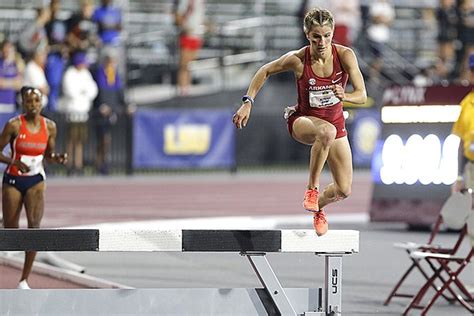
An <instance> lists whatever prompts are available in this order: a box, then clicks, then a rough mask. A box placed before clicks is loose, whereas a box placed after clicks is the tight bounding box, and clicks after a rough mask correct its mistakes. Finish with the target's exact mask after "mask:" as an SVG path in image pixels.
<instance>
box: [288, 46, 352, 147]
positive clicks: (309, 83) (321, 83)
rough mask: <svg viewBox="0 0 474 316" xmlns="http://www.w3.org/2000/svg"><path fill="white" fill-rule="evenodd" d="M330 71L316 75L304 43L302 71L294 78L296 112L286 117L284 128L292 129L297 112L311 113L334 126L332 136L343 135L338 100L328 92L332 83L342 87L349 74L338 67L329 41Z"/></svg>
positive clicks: (336, 57) (308, 48) (308, 50)
mask: <svg viewBox="0 0 474 316" xmlns="http://www.w3.org/2000/svg"><path fill="white" fill-rule="evenodd" d="M332 60H333V62H332V64H333V71H332V74H331V75H330V76H329V77H325V78H323V77H319V76H317V75H316V74H315V73H314V72H313V69H312V68H311V51H310V47H309V46H306V48H305V54H304V69H303V75H302V76H301V78H299V79H298V80H297V86H298V105H297V106H296V112H295V113H294V114H292V115H291V116H290V117H289V118H288V130H289V132H290V134H292V132H293V123H294V121H295V120H296V119H297V118H298V117H300V116H314V117H317V118H320V119H323V120H325V121H328V122H329V123H331V124H333V125H334V126H335V127H336V130H337V133H336V138H340V137H343V136H346V135H347V131H346V128H345V121H344V115H343V111H342V102H341V100H339V99H338V98H336V96H335V95H334V93H333V92H332V89H331V86H332V85H334V84H339V85H341V86H342V87H343V88H344V89H345V88H346V84H347V80H348V78H349V75H348V74H347V73H346V72H345V71H344V69H343V68H342V65H341V62H340V60H339V56H338V54H337V50H336V46H335V45H334V44H332Z"/></svg>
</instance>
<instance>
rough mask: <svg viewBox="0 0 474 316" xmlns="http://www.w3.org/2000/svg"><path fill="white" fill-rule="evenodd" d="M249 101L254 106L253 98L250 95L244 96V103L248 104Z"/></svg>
mask: <svg viewBox="0 0 474 316" xmlns="http://www.w3.org/2000/svg"><path fill="white" fill-rule="evenodd" d="M247 101H249V102H250V104H251V105H252V106H253V103H254V100H253V99H252V97H251V96H249V95H248V94H246V95H244V96H243V97H242V102H244V103H245V102H247Z"/></svg>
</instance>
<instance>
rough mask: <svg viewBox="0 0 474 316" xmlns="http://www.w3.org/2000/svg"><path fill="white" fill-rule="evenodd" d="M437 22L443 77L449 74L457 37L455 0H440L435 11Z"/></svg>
mask: <svg viewBox="0 0 474 316" xmlns="http://www.w3.org/2000/svg"><path fill="white" fill-rule="evenodd" d="M436 19H437V21H438V37H437V40H438V52H439V58H440V59H441V62H442V64H443V65H444V68H445V71H444V72H445V73H446V75H445V77H447V74H448V73H449V72H450V68H453V67H452V62H453V57H454V42H455V40H456V38H457V35H458V30H457V26H458V14H457V10H456V4H455V0H440V1H439V6H438V8H437V9H436Z"/></svg>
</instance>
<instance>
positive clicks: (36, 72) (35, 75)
mask: <svg viewBox="0 0 474 316" xmlns="http://www.w3.org/2000/svg"><path fill="white" fill-rule="evenodd" d="M47 55H48V52H47V48H38V49H37V50H35V51H34V52H33V56H32V58H31V60H30V61H29V62H28V63H26V67H25V75H24V79H23V85H25V86H31V87H34V88H37V89H39V90H40V91H41V94H42V97H43V106H45V105H46V104H48V94H49V84H48V81H47V80H46V74H45V72H44V68H45V65H46V56H47Z"/></svg>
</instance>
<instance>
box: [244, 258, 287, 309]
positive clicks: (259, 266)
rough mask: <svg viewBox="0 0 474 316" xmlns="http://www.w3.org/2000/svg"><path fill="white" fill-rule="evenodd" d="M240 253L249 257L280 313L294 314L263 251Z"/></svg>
mask: <svg viewBox="0 0 474 316" xmlns="http://www.w3.org/2000/svg"><path fill="white" fill-rule="evenodd" d="M242 255H244V256H246V257H247V259H249V261H250V264H251V265H252V268H253V270H254V271H255V273H256V274H257V276H258V279H259V280H260V282H261V283H262V285H263V287H264V288H265V290H266V291H267V293H268V295H269V296H270V297H271V299H272V300H273V303H274V304H275V307H276V308H277V310H278V311H279V312H280V315H295V316H296V312H295V310H294V308H293V306H292V305H291V302H290V301H289V299H288V296H286V293H285V291H284V290H283V287H282V286H281V284H280V281H278V278H277V277H276V275H275V273H274V272H273V269H272V267H271V266H270V264H269V263H268V260H267V258H266V256H265V253H252V254H249V253H243V254H242Z"/></svg>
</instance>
